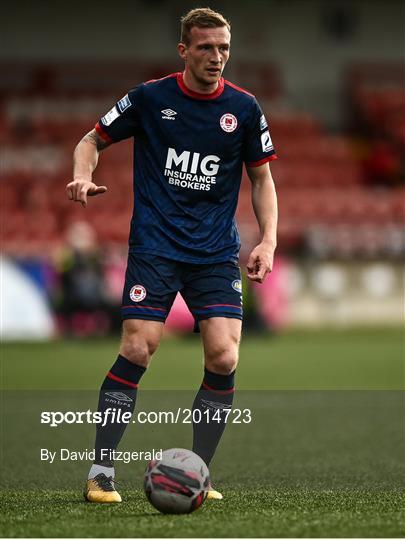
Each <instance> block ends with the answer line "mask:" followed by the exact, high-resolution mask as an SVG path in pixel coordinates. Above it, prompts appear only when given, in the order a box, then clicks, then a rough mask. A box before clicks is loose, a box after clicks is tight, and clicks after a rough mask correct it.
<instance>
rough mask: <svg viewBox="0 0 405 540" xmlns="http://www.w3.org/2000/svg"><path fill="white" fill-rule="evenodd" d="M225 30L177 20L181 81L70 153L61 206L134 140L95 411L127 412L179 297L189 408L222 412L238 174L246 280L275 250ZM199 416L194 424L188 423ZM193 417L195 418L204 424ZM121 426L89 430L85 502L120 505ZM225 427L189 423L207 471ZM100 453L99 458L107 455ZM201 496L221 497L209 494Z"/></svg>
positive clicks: (229, 349)
mask: <svg viewBox="0 0 405 540" xmlns="http://www.w3.org/2000/svg"><path fill="white" fill-rule="evenodd" d="M230 39H231V35H230V24H229V22H228V21H227V20H226V19H225V18H224V17H223V16H222V15H221V14H219V13H216V12H215V11H212V10H211V9H209V8H202V9H200V8H199V9H193V10H191V11H190V12H189V13H187V14H186V15H185V16H184V17H183V18H182V20H181V41H180V43H179V44H178V46H177V50H178V53H179V55H180V57H181V58H182V59H183V60H184V71H183V72H180V73H173V74H171V75H168V76H167V77H164V78H163V79H159V80H153V81H148V82H146V83H144V84H140V85H139V86H137V87H136V88H134V89H133V90H131V91H129V93H128V94H127V95H125V96H124V97H123V98H122V99H121V100H120V101H118V103H116V104H115V105H114V107H113V108H112V109H111V110H110V111H109V112H108V113H107V114H106V115H105V116H104V117H103V118H101V119H100V121H99V122H98V123H97V124H96V126H95V129H93V130H92V131H90V132H89V133H88V134H87V135H86V136H85V137H84V138H83V139H82V140H81V141H80V142H79V144H78V145H77V147H76V149H75V152H74V171H73V181H72V182H70V183H69V184H68V185H67V187H66V190H67V195H68V197H69V199H70V200H72V201H77V202H79V203H81V204H82V205H83V206H84V207H85V206H86V205H87V202H88V201H87V198H88V196H94V195H99V194H102V193H105V192H106V191H107V187H106V186H98V185H96V184H95V183H94V182H93V180H92V175H93V172H94V170H95V168H96V165H97V161H98V157H99V153H100V152H101V151H102V150H104V149H105V148H107V147H108V146H109V145H111V144H112V143H116V142H118V141H121V140H123V139H126V138H129V137H133V138H134V212H133V217H132V220H131V231H130V239H129V255H128V266H127V271H126V277H125V285H124V292H123V301H122V318H123V333H122V341H121V346H120V349H119V354H118V358H117V359H116V361H115V363H114V364H113V366H112V367H111V369H110V371H109V372H108V373H107V376H106V378H105V380H104V382H103V384H102V386H101V390H100V396H99V403H98V410H99V411H100V412H101V413H103V412H104V411H106V410H107V409H108V408H111V407H114V408H116V409H122V410H123V411H131V412H133V410H134V407H135V400H136V394H137V389H138V385H139V382H140V379H141V377H142V376H143V375H144V373H145V371H146V369H147V367H148V365H149V362H150V360H151V357H152V355H153V353H154V352H155V350H156V349H157V347H158V345H159V342H160V339H161V336H162V329H163V324H164V322H165V319H166V317H167V315H168V313H169V311H170V308H171V306H172V303H173V301H174V298H175V296H176V294H177V293H178V292H180V293H181V294H182V296H183V298H184V299H185V301H186V303H187V305H188V307H189V309H190V311H191V312H192V314H193V316H194V318H195V321H196V326H197V327H198V329H199V331H200V332H201V336H202V342H203V348H204V358H205V368H204V376H203V381H202V384H201V387H200V389H199V390H198V393H197V395H196V397H195V400H194V404H193V408H194V409H199V410H201V411H204V410H205V409H206V408H207V407H208V408H211V409H212V411H215V410H221V409H223V408H228V409H229V408H230V407H231V405H232V399H233V394H234V378H235V368H236V364H237V361H238V348H239V341H240V336H241V324H242V296H241V274H240V269H239V267H238V253H239V248H240V241H239V236H238V231H237V228H236V224H235V217H234V216H235V210H236V206H237V201H238V193H239V188H240V182H241V176H242V166H243V163H245V165H246V167H247V172H248V176H249V178H250V180H251V183H252V204H253V209H254V212H255V215H256V218H257V221H258V225H259V228H260V234H261V240H260V243H259V244H258V245H257V246H256V247H255V248H254V249H253V251H252V252H251V254H250V256H249V259H248V263H247V277H248V278H249V279H250V280H252V281H257V282H260V283H261V282H263V280H264V279H265V276H266V274H267V273H268V272H270V271H271V268H272V264H273V254H274V250H275V247H276V223H277V200H276V193H275V187H274V183H273V180H272V176H271V173H270V167H269V161H271V160H273V159H275V158H276V154H275V151H274V148H273V145H272V142H271V137H270V134H269V130H268V126H267V122H266V118H265V116H264V115H263V112H262V110H261V109H260V106H259V104H258V102H257V101H256V99H255V97H254V96H253V95H252V94H250V93H249V92H247V91H245V90H243V89H241V88H239V87H237V86H235V85H234V84H232V83H230V82H228V81H226V80H224V79H223V77H222V72H223V70H224V67H225V65H226V63H227V61H228V58H229V53H230ZM196 417H197V415H196ZM204 418H205V417H204V415H203V419H204ZM125 427H126V424H124V423H114V422H107V423H106V425H105V426H101V425H100V424H98V425H97V433H96V443H95V453H96V459H95V461H94V464H93V465H92V467H91V469H90V472H89V475H88V481H87V486H86V490H85V496H86V498H87V499H88V500H89V501H92V502H120V501H121V497H120V495H119V493H118V492H117V491H116V490H115V486H114V477H115V471H114V463H113V460H112V459H110V457H111V455H110V454H109V453H108V452H109V451H112V450H114V449H116V448H117V445H118V443H119V442H120V440H121V437H122V435H123V433H124V430H125ZM224 427H225V423H224V422H223V421H221V422H219V423H218V422H204V421H201V422H200V423H194V424H193V451H194V452H196V453H197V454H198V455H200V456H201V457H202V459H204V461H205V462H206V463H207V465H208V466H209V464H210V461H211V459H212V457H213V455H214V452H215V450H216V447H217V445H218V443H219V441H220V438H221V435H222V433H223V430H224ZM106 452H107V455H106ZM208 498H213V499H221V498H222V495H221V494H220V493H219V492H218V491H216V490H214V489H213V488H212V486H210V489H209V492H208Z"/></svg>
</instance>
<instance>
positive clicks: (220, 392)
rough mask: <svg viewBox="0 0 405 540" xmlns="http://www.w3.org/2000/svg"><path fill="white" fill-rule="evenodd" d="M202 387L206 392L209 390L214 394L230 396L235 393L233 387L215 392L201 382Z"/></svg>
mask: <svg viewBox="0 0 405 540" xmlns="http://www.w3.org/2000/svg"><path fill="white" fill-rule="evenodd" d="M202 386H203V388H205V389H206V390H211V392H215V393H216V394H232V393H233V392H235V387H233V388H229V389H228V390H216V389H215V388H211V386H208V384H207V383H205V382H204V381H203V382H202Z"/></svg>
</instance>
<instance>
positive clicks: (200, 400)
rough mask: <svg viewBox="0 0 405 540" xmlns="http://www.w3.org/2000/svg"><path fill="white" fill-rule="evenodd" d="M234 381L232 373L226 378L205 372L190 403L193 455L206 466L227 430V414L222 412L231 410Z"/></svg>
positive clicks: (206, 370) (205, 370) (233, 373)
mask: <svg viewBox="0 0 405 540" xmlns="http://www.w3.org/2000/svg"><path fill="white" fill-rule="evenodd" d="M234 380H235V371H233V372H232V373H230V374H229V375H220V374H218V373H212V372H211V371H209V370H208V369H207V368H205V369H204V380H203V382H202V384H201V387H200V389H199V391H198V393H197V395H196V397H195V400H194V403H193V452H195V453H196V454H198V455H199V456H200V457H201V458H202V459H203V460H204V461H205V463H206V464H207V465H209V464H210V462H211V459H212V457H213V455H214V453H215V450H216V448H217V446H218V443H219V441H220V439H221V437H222V434H223V432H224V429H225V426H226V421H225V420H226V416H227V414H228V413H227V412H225V411H224V409H230V408H231V407H232V402H233V396H234ZM196 409H198V410H200V411H201V415H200V413H197V412H194V411H195V410H196ZM207 411H209V412H207ZM207 416H209V419H208V418H207ZM200 419H201V421H200V422H198V421H197V420H200ZM208 420H209V421H208Z"/></svg>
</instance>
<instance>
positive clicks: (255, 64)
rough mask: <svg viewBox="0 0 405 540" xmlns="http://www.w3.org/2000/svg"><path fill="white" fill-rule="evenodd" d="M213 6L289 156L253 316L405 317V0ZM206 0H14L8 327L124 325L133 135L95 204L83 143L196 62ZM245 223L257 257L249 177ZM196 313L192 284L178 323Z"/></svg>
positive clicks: (248, 290)
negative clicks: (191, 55)
mask: <svg viewBox="0 0 405 540" xmlns="http://www.w3.org/2000/svg"><path fill="white" fill-rule="evenodd" d="M203 4H204V3H203ZM208 4H209V5H210V6H211V7H212V8H214V9H218V10H219V11H221V12H223V13H224V15H225V16H226V17H228V18H229V19H230V20H231V23H232V31H233V32H232V56H231V61H230V63H229V65H228V67H227V68H226V71H225V77H226V78H228V79H229V80H231V81H233V82H234V83H236V84H238V85H240V86H242V87H245V88H247V89H248V90H249V91H251V92H253V93H255V94H256V96H257V98H258V99H259V101H260V103H261V104H262V107H263V108H264V110H265V112H266V116H267V118H268V120H269V125H270V131H271V134H272V138H273V142H274V144H275V146H276V150H277V153H278V156H279V159H278V160H277V161H276V162H274V163H272V166H271V168H272V172H273V175H274V178H275V180H276V184H277V188H278V195H279V205H280V221H279V246H278V249H277V257H276V261H275V267H274V271H273V273H272V275H271V276H270V277H269V278H268V279H267V281H266V283H265V284H264V285H262V286H258V287H252V286H249V284H247V283H245V289H244V294H245V306H246V314H247V318H246V328H247V329H250V328H251V329H256V330H264V331H266V330H276V331H277V330H281V329H284V328H296V327H311V328H314V327H315V328H317V327H325V326H327V327H339V328H341V327H352V326H370V325H371V326H373V327H382V326H384V327H386V326H396V327H397V326H399V325H401V323H402V322H403V306H404V297H403V292H404V291H403V262H404V258H405V235H404V218H405V198H404V193H405V189H404V188H405V159H404V150H405V93H404V82H405V75H404V5H403V3H402V2H400V1H393V0H390V1H376V0H368V1H363V0H358V1H354V0H353V1H335V0H330V1H329V0H328V1H322V0H301V1H300V0H284V1H282V2H281V1H277V0H268V1H256V0H252V1H249V2H243V1H232V2H231V1H223V2H217V1H212V2H208ZM195 6H196V4H195V3H191V2H181V1H170V2H168V1H164V0H148V1H141V0H132V1H127V0H122V1H121V2H119V3H118V4H117V5H115V6H113V5H111V3H109V2H95V1H93V0H87V1H86V2H85V3H84V4H83V3H81V2H78V1H77V0H73V1H71V2H69V3H65V2H64V3H62V2H50V1H41V2H28V1H25V2H24V1H16V2H13V3H7V5H6V6H3V8H2V10H3V17H2V18H3V30H2V33H3V43H4V44H5V45H3V47H2V48H1V50H0V66H1V73H2V77H1V82H0V118H1V121H0V141H1V147H2V150H1V153H2V155H1V177H2V178H1V201H2V206H3V212H2V226H1V234H2V246H3V247H2V250H3V260H2V269H3V270H2V298H3V307H2V338H3V339H4V340H7V339H11V340H21V339H33V338H49V337H55V336H77V337H81V336H94V335H106V334H109V333H111V332H114V331H115V332H116V331H118V329H119V324H120V321H119V319H118V317H119V309H118V307H119V305H120V297H121V290H122V284H123V275H124V270H125V265H126V245H127V237H128V226H129V220H130V215H131V210H132V202H131V199H132V168H131V163H132V153H131V141H128V142H125V143H121V144H119V145H115V146H114V147H113V148H111V149H109V150H108V151H106V152H105V153H104V154H103V155H102V157H101V160H100V163H99V166H98V169H97V172H96V175H95V178H96V182H97V183H99V184H106V185H107V186H108V188H109V191H108V193H107V194H106V195H105V196H102V197H98V198H95V199H91V201H90V204H89V206H88V208H87V209H86V210H84V209H83V208H82V207H81V206H80V205H78V204H72V203H71V202H69V201H68V200H67V198H66V196H65V191H64V189H65V184H66V183H67V182H68V181H69V180H70V177H71V160H72V152H73V149H74V147H75V145H76V143H77V142H78V141H79V139H80V138H81V137H82V136H83V135H84V134H85V133H86V132H87V131H89V130H90V129H91V128H92V127H93V125H94V123H95V122H96V121H97V120H98V118H99V117H100V116H102V115H103V114H104V113H105V112H106V111H107V110H109V108H110V107H111V106H112V104H113V103H114V102H115V101H116V100H117V99H119V98H120V97H122V95H124V94H125V93H126V92H127V90H128V89H129V88H131V87H133V86H135V85H136V84H138V83H139V82H142V81H145V80H149V79H152V78H158V77H160V76H163V75H166V74H167V73H170V72H172V71H178V70H180V69H181V67H182V66H181V63H180V60H179V59H178V58H177V55H176V50H175V47H176V44H177V41H178V37H179V24H178V20H179V17H180V16H181V14H183V13H184V12H186V11H187V10H188V9H190V8H191V7H195ZM13 20H14V21H16V25H14V24H5V23H6V21H13ZM238 223H239V228H240V233H241V238H242V244H243V248H242V252H241V262H242V264H244V263H245V261H246V257H247V254H248V253H249V250H250V248H251V247H252V246H253V245H254V244H255V242H256V241H257V239H258V229H257V225H256V223H255V220H254V216H253V213H252V210H251V205H250V188H249V181H248V179H247V178H246V177H245V178H244V179H243V184H242V190H241V195H240V202H239V208H238ZM191 327H192V321H191V316H190V315H189V314H188V312H187V310H186V308H185V307H184V305H183V304H182V302H181V301H180V299H178V302H176V305H175V309H174V310H173V313H172V314H171V318H170V323H169V329H171V330H172V331H180V332H182V331H188V330H189V329H190V328H191Z"/></svg>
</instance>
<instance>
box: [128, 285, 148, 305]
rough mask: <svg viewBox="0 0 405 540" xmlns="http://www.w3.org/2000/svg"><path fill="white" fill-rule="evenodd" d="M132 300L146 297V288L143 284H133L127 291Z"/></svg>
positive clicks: (135, 300) (138, 300)
mask: <svg viewBox="0 0 405 540" xmlns="http://www.w3.org/2000/svg"><path fill="white" fill-rule="evenodd" d="M129 297H130V299H131V300H132V302H142V300H144V299H145V298H146V289H145V287H144V286H143V285H134V286H133V287H132V288H131V290H130V291H129Z"/></svg>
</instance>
